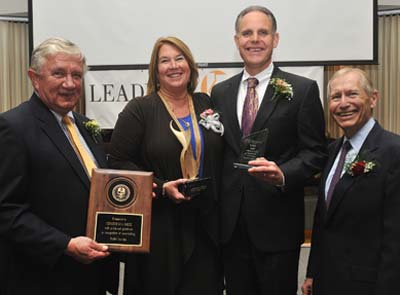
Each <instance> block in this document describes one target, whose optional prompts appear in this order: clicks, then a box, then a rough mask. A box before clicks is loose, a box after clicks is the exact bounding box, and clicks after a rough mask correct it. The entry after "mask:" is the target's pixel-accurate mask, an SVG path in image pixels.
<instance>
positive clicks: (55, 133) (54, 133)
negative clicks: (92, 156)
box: [30, 95, 90, 189]
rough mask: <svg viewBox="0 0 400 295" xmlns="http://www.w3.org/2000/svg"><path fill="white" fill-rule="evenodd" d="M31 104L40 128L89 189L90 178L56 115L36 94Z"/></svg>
mask: <svg viewBox="0 0 400 295" xmlns="http://www.w3.org/2000/svg"><path fill="white" fill-rule="evenodd" d="M30 104H31V106H32V111H33V114H34V115H35V117H36V118H37V120H38V124H39V126H40V128H41V129H42V130H43V132H44V133H45V134H46V135H47V136H48V137H49V139H50V140H51V141H52V142H53V144H54V145H55V147H56V148H57V149H58V150H59V152H60V153H61V154H62V155H63V156H64V157H65V159H66V160H67V161H68V162H69V163H70V165H71V166H72V168H73V170H74V171H75V173H76V174H77V175H78V176H79V178H80V179H81V180H82V182H83V183H84V185H85V186H86V187H87V188H88V189H89V186H90V182H89V178H88V176H87V174H86V172H85V170H84V169H83V167H82V164H81V162H80V161H79V159H78V157H77V155H76V153H75V151H74V149H73V148H72V146H71V144H70V143H69V141H68V139H67V137H66V135H65V134H64V132H63V130H62V129H61V127H60V126H59V124H58V122H57V120H56V118H55V117H54V115H53V114H52V113H51V112H50V111H49V110H48V108H47V107H46V106H45V105H44V104H43V103H42V102H41V101H40V99H39V98H38V97H37V96H36V95H34V96H33V97H32V99H31V100H30Z"/></svg>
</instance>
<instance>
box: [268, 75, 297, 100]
mask: <svg viewBox="0 0 400 295" xmlns="http://www.w3.org/2000/svg"><path fill="white" fill-rule="evenodd" d="M269 84H270V85H272V87H273V88H274V95H273V97H272V99H275V98H276V97H278V96H282V97H284V98H286V99H287V100H291V99H292V98H293V86H292V84H290V83H288V82H287V81H286V80H285V79H283V78H271V80H270V81H269Z"/></svg>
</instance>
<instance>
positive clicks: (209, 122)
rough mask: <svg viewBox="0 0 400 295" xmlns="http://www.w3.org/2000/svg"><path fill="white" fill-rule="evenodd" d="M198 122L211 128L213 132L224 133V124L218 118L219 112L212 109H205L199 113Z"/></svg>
mask: <svg viewBox="0 0 400 295" xmlns="http://www.w3.org/2000/svg"><path fill="white" fill-rule="evenodd" d="M200 118H201V119H200V121H199V124H200V125H202V126H203V127H204V128H206V129H207V130H208V129H210V128H211V130H212V131H214V132H215V133H218V134H220V135H221V136H222V135H223V134H224V125H222V123H221V121H220V120H219V114H218V113H217V112H214V110H212V109H207V110H205V111H204V112H202V113H201V114H200Z"/></svg>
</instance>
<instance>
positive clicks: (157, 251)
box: [109, 93, 223, 294]
mask: <svg viewBox="0 0 400 295" xmlns="http://www.w3.org/2000/svg"><path fill="white" fill-rule="evenodd" d="M193 103H194V109H195V112H196V114H197V116H199V115H200V114H201V113H202V112H203V111H204V110H206V109H208V108H212V106H211V104H210V100H209V97H208V96H207V95H205V94H202V93H195V94H194V95H193ZM199 119H200V118H199V117H198V120H199ZM171 120H172V118H171V116H170V115H169V113H168V112H167V110H166V108H165V106H164V104H163V102H162V101H161V99H160V98H159V96H158V95H157V94H151V95H149V96H145V97H139V98H135V99H133V100H131V101H130V102H129V103H128V105H127V106H126V107H125V108H124V110H123V111H122V112H121V114H120V115H119V118H118V121H117V123H116V125H115V129H114V132H113V135H112V140H111V147H110V157H109V163H110V166H111V167H113V168H118V169H128V170H145V171H153V172H154V181H155V182H156V183H157V184H158V190H157V198H156V199H153V205H152V221H151V223H152V224H151V227H152V228H151V239H150V240H151V244H150V247H151V249H150V255H147V256H143V255H142V256H141V257H139V258H138V259H141V260H143V265H144V266H143V267H142V268H140V269H139V272H140V276H148V277H149V279H150V280H149V281H150V282H151V283H150V285H148V286H146V287H145V289H147V292H146V294H148V293H149V294H153V293H152V292H151V291H149V290H153V292H154V293H156V290H158V293H162V294H175V292H176V288H177V284H178V283H179V281H180V279H181V276H182V271H183V265H184V264H185V263H186V262H187V261H188V259H189V258H190V256H191V254H192V252H193V249H194V248H195V247H196V246H197V245H201V244H202V243H203V242H201V240H202V239H204V237H205V238H207V235H208V238H207V239H208V240H211V241H212V242H213V243H214V246H215V250H214V251H213V252H212V253H209V252H206V253H203V255H206V256H208V257H212V256H215V252H216V251H217V247H216V246H217V244H218V241H219V235H218V228H219V226H218V210H217V196H218V188H219V186H218V184H219V182H220V177H221V176H220V173H221V162H222V161H221V158H222V148H223V140H222V137H221V136H220V135H219V134H217V133H215V132H214V131H212V130H211V129H209V130H207V129H205V128H203V127H201V132H202V134H203V139H204V166H203V177H211V178H212V180H213V185H212V186H211V187H210V189H209V190H208V191H206V192H205V193H203V194H202V195H200V196H197V197H195V198H194V199H193V200H191V201H190V202H183V203H181V204H175V203H174V202H173V201H171V200H170V199H169V198H165V197H162V196H161V194H160V188H161V187H162V184H163V183H164V182H166V181H169V180H176V179H179V178H182V172H181V166H180V161H179V158H180V153H181V151H182V145H181V143H180V142H179V141H178V139H177V138H176V137H175V135H174V134H173V133H172V131H171V130H170V125H169V124H170V122H171ZM175 129H178V127H177V126H175ZM202 232H204V233H205V234H202ZM207 251H208V250H207ZM205 258H206V259H207V257H205ZM130 266H131V264H129V263H128V264H127V273H126V274H127V277H126V278H127V279H126V281H127V280H130V281H132V280H134V279H135V275H131V274H132V273H133V271H132V270H131V268H130ZM185 271H190V270H189V269H188V268H187V267H185ZM193 271H194V270H193ZM196 271H198V270H196ZM203 271H204V272H207V271H210V270H207V269H204V270H203ZM128 278H129V279H128ZM137 278H139V276H138V277H137ZM142 281H143V280H142ZM139 283H141V282H139ZM142 283H143V282H142Z"/></svg>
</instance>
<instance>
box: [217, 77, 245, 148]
mask: <svg viewBox="0 0 400 295" xmlns="http://www.w3.org/2000/svg"><path fill="white" fill-rule="evenodd" d="M242 75H243V72H242V73H241V74H239V75H236V76H234V77H233V78H232V79H231V81H230V84H229V85H228V88H227V89H226V91H225V99H224V102H225V110H222V111H223V113H222V114H221V115H222V116H223V117H224V120H223V123H224V127H225V129H230V130H226V131H225V138H226V141H228V142H229V145H230V146H231V147H233V148H234V149H235V151H236V153H237V154H239V153H240V139H241V138H242V130H241V129H240V126H239V119H238V116H237V97H238V91H239V86H240V82H241V80H242Z"/></svg>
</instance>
